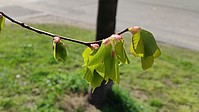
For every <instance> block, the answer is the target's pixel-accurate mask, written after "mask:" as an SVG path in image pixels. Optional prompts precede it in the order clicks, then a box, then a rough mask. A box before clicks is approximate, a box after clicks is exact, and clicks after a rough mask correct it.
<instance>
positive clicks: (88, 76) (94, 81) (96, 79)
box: [84, 69, 104, 92]
mask: <svg viewBox="0 0 199 112" xmlns="http://www.w3.org/2000/svg"><path fill="white" fill-rule="evenodd" d="M84 79H85V80H86V81H87V82H88V83H89V84H90V85H91V87H92V92H93V91H94V90H95V88H96V87H99V86H100V85H101V83H102V81H103V80H104V78H103V77H102V76H100V75H99V73H98V72H97V71H96V70H94V72H93V73H92V72H91V71H90V70H89V69H87V70H86V73H85V75H84Z"/></svg>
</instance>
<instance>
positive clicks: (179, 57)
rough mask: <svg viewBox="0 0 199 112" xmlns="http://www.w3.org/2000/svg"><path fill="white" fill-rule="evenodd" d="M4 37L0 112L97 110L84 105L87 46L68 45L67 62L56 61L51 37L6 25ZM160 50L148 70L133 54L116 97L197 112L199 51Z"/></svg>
mask: <svg viewBox="0 0 199 112" xmlns="http://www.w3.org/2000/svg"><path fill="white" fill-rule="evenodd" d="M33 26H35V27H38V28H41V29H43V30H46V31H49V32H53V33H56V34H60V35H65V36H68V37H73V38H77V39H81V40H86V41H91V40H94V37H95V34H94V31H90V30H85V29H80V28H75V27H71V26H60V25H33ZM0 39H1V42H0V111H1V112H15V111H19V112H23V111H25V112H27V111H32V112H36V111H47V110H48V111H56V112H59V111H60V112H62V111H74V112H84V111H97V110H96V109H94V108H91V107H90V106H89V104H87V103H85V101H86V100H85V98H86V96H87V89H88V84H87V83H86V81H84V80H83V74H84V69H83V68H82V67H81V66H82V64H83V60H82V58H81V53H82V52H83V50H84V48H85V46H82V45H79V44H73V43H71V42H65V44H66V46H67V50H68V53H69V55H68V58H67V61H66V62H65V63H57V62H56V61H55V60H54V59H53V50H52V39H51V38H49V37H47V36H42V35H38V34H35V33H33V32H31V31H28V30H25V29H22V28H20V27H19V26H15V25H6V26H5V28H4V29H3V31H2V32H1V34H0ZM127 44H129V43H127ZM160 48H161V50H162V55H161V57H160V58H158V59H156V60H155V64H154V66H153V67H152V68H151V69H149V70H147V71H143V70H142V69H141V65H140V60H139V59H136V58H134V57H133V56H130V54H129V52H128V54H129V58H130V61H131V63H130V64H129V65H123V66H121V68H120V75H121V84H120V85H119V88H122V89H117V88H116V89H114V90H115V95H114V96H112V97H111V98H112V99H115V100H117V102H121V104H122V103H123V105H124V106H123V107H125V106H126V107H129V106H128V104H131V103H132V102H135V104H136V105H137V106H138V107H140V106H141V107H142V108H147V109H148V111H149V112H153V111H160V112H198V111H199V109H198V107H199V100H198V99H199V69H198V68H199V63H198V60H199V53H198V52H194V51H190V50H186V49H182V48H178V47H174V46H170V45H166V44H160ZM127 49H128V48H127ZM122 91H125V92H122ZM130 96H131V98H130ZM128 97H129V98H128ZM117 98H118V99H117ZM125 99H126V100H125ZM82 102H83V103H82ZM113 107H114V106H113ZM123 107H122V108H123ZM132 108H136V109H140V108H137V107H132ZM109 109H110V110H111V108H106V109H105V110H104V111H106V110H109ZM129 110H130V109H129Z"/></svg>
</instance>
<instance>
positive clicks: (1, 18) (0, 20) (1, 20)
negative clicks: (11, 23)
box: [0, 15, 5, 32]
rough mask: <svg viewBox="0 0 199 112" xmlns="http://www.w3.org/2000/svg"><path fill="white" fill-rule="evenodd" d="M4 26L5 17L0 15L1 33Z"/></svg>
mask: <svg viewBox="0 0 199 112" xmlns="http://www.w3.org/2000/svg"><path fill="white" fill-rule="evenodd" d="M4 24H5V17H4V16H2V15H0V32H1V31H2V29H3V27H4Z"/></svg>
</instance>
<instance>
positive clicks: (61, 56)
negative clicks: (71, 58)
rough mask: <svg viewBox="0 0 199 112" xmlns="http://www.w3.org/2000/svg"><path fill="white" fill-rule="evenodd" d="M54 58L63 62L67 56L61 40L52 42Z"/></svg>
mask: <svg viewBox="0 0 199 112" xmlns="http://www.w3.org/2000/svg"><path fill="white" fill-rule="evenodd" d="M54 58H55V60H56V61H62V62H65V61H66V58H67V52H66V47H65V45H64V44H63V43H62V42H57V43H54Z"/></svg>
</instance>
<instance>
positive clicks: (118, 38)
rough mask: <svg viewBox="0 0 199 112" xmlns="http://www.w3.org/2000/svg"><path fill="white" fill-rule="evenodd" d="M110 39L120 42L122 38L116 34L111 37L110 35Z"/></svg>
mask: <svg viewBox="0 0 199 112" xmlns="http://www.w3.org/2000/svg"><path fill="white" fill-rule="evenodd" d="M111 37H113V38H114V39H116V40H121V39H122V36H121V35H117V34H113V35H111Z"/></svg>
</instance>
